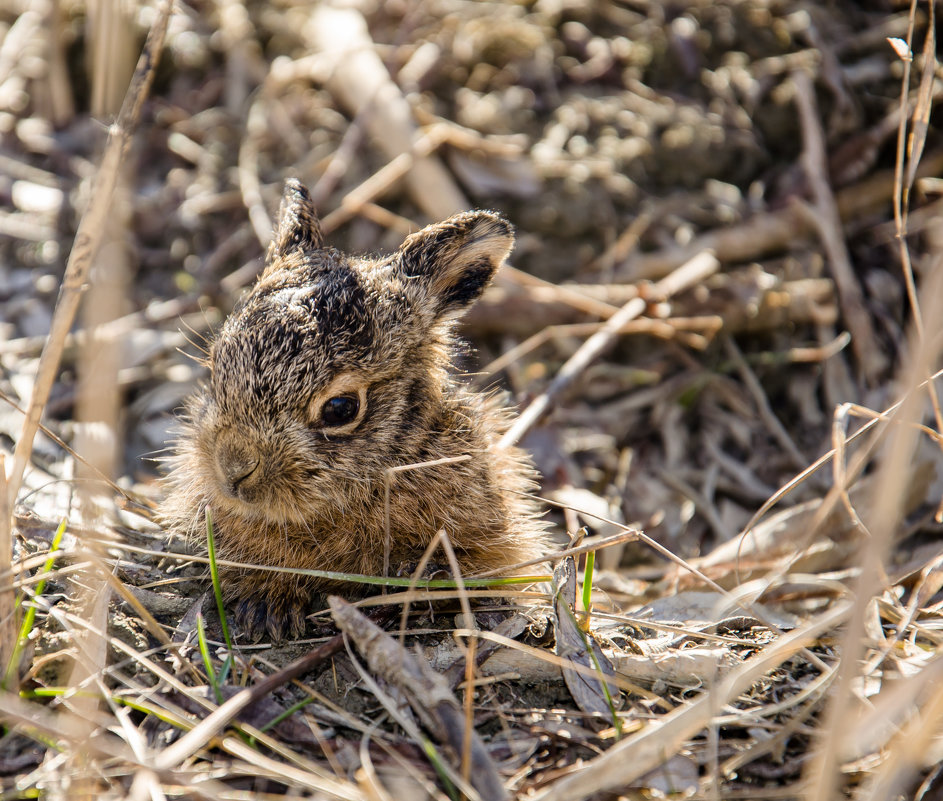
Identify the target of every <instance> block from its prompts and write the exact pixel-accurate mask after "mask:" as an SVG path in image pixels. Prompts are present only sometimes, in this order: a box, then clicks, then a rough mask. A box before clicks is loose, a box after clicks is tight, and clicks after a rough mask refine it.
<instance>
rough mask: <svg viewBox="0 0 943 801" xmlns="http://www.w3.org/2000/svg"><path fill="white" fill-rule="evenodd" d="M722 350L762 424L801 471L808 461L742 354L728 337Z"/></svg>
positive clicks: (725, 338) (794, 465)
mask: <svg viewBox="0 0 943 801" xmlns="http://www.w3.org/2000/svg"><path fill="white" fill-rule="evenodd" d="M724 348H725V350H726V351H727V355H728V356H729V357H730V358H731V359H733V362H734V364H735V365H736V366H737V371H738V372H739V373H740V377H741V378H742V379H743V383H744V384H746V387H747V389H748V390H749V391H750V394H751V395H752V396H753V400H754V402H755V403H756V409H757V411H758V412H759V413H760V417H761V418H762V419H763V422H765V423H766V427H767V428H768V429H769V431H770V433H771V434H772V435H773V437H774V438H775V439H776V441H777V442H778V443H779V445H780V447H782V449H783V450H784V451H785V452H786V455H787V456H788V457H789V459H790V461H791V462H792V464H793V467H795V468H796V469H797V470H802V468H804V467H805V466H806V464H807V463H808V460H807V459H806V458H805V457H804V456H803V455H802V453H801V452H800V451H799V448H798V447H797V445H796V443H795V441H794V440H793V438H792V437H791V436H789V432H788V431H786V427H785V426H784V425H783V424H782V422H780V420H779V418H778V417H777V416H776V413H775V412H774V411H773V409H772V407H771V406H770V405H769V398H767V397H766V392H764V391H763V387H762V385H761V384H760V382H759V380H758V379H757V377H756V374H755V373H754V372H753V370H751V369H750V365H749V364H747V360H746V359H744V358H743V354H742V353H741V352H740V348H738V347H737V343H736V342H734V341H733V339H732V338H730V337H724Z"/></svg>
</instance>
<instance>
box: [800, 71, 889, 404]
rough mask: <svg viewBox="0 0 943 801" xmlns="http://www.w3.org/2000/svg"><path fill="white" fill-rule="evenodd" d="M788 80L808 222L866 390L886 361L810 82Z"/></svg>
mask: <svg viewBox="0 0 943 801" xmlns="http://www.w3.org/2000/svg"><path fill="white" fill-rule="evenodd" d="M792 81H793V84H794V85H795V88H796V105H797V106H798V109H799V120H800V122H801V124H802V141H803V147H802V156H801V162H802V167H803V171H804V173H805V176H806V180H807V181H808V182H809V186H810V187H811V190H812V197H813V201H814V206H815V213H814V216H813V220H812V222H813V223H814V225H815V227H816V228H817V229H818V233H819V236H820V238H821V240H822V245H823V246H824V247H825V252H826V254H827V255H828V261H829V265H830V267H831V273H832V278H834V280H835V285H836V287H837V288H838V304H839V306H840V307H841V310H842V315H843V316H844V318H845V324H846V325H847V326H848V330H849V331H850V332H851V347H852V349H853V350H854V353H855V357H856V359H857V361H858V365H859V367H860V368H861V373H862V377H863V378H864V380H865V383H866V384H867V385H869V386H870V385H873V384H874V382H875V381H877V379H878V378H879V376H880V374H881V372H882V371H883V370H884V368H885V367H886V366H887V358H886V356H885V355H884V354H883V352H882V350H881V348H880V346H879V344H878V341H877V338H876V337H875V334H874V329H873V328H872V326H871V319H870V317H869V315H868V311H867V309H866V307H865V301H864V294H863V293H862V291H861V286H860V284H859V283H858V278H857V276H856V275H855V271H854V267H852V264H851V257H850V256H849V254H848V246H847V244H846V243H845V236H844V233H843V231H842V221H841V216H840V215H839V213H838V206H837V204H836V202H835V195H834V194H833V193H832V187H831V186H830V185H829V183H828V156H827V153H826V149H825V135H824V133H823V132H822V126H821V124H820V122H819V117H818V111H817V109H816V103H815V89H814V87H813V85H812V79H811V78H810V77H809V74H808V73H807V72H806V71H805V70H801V69H800V70H796V71H795V72H793V73H792Z"/></svg>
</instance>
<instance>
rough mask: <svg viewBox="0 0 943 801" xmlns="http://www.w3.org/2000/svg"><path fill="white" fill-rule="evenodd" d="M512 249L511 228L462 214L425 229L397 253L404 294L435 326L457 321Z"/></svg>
mask: <svg viewBox="0 0 943 801" xmlns="http://www.w3.org/2000/svg"><path fill="white" fill-rule="evenodd" d="M513 245H514V233H513V229H512V228H511V224H510V223H509V222H507V220H505V219H503V218H502V217H499V216H498V215H497V214H493V213H492V212H487V211H468V212H464V213H462V214H456V215H455V216H453V217H449V219H447V220H446V221H445V222H441V223H436V224H435V225H430V226H427V227H426V228H423V229H422V230H421V231H419V232H418V233H415V234H412V235H411V236H410V237H408V238H407V239H406V241H405V242H404V243H403V245H402V247H401V248H400V249H399V269H400V271H401V274H402V276H403V278H404V279H406V287H407V292H408V293H409V294H410V295H411V296H412V298H413V299H414V300H415V301H418V306H419V308H421V309H424V310H428V311H429V312H431V313H432V315H433V317H434V318H435V319H436V320H439V319H448V318H454V317H458V316H459V315H461V314H463V313H464V312H465V310H466V309H467V308H468V307H469V306H471V304H472V303H474V302H475V301H476V300H477V299H478V298H479V296H480V295H481V293H482V292H484V289H485V287H486V286H487V285H488V283H489V282H490V281H491V279H492V277H493V276H494V274H495V272H496V271H497V269H498V267H500V266H501V263H502V262H503V261H504V260H505V258H507V255H508V253H510V252H511V248H512V247H513Z"/></svg>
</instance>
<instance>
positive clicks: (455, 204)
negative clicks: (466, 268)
mask: <svg viewBox="0 0 943 801" xmlns="http://www.w3.org/2000/svg"><path fill="white" fill-rule="evenodd" d="M302 35H303V37H304V39H305V40H306V41H307V43H308V44H309V45H310V47H311V49H312V50H314V51H316V52H319V53H323V54H325V55H326V56H328V57H329V58H331V60H332V66H333V70H332V72H331V75H330V77H329V78H328V79H327V82H326V86H327V89H328V90H329V91H330V92H331V93H332V94H333V95H334V96H335V97H336V98H337V100H338V102H339V103H340V105H342V106H345V107H346V108H347V109H348V110H349V111H350V112H351V113H352V114H353V115H355V116H356V115H357V114H359V113H360V111H361V110H362V109H363V108H364V107H366V106H368V105H369V106H370V107H371V108H372V109H373V113H372V114H371V115H370V116H369V117H368V119H367V120H366V129H367V132H368V134H369V135H370V138H371V139H372V140H373V141H374V142H376V144H377V146H378V147H379V148H380V149H381V150H382V151H383V152H384V153H385V154H386V156H387V158H389V159H391V160H392V159H395V158H396V157H398V156H399V155H401V154H403V153H409V152H410V151H411V150H412V149H413V146H414V143H415V141H416V124H415V122H414V121H413V115H412V109H411V107H410V104H409V101H408V100H407V99H406V98H405V97H404V96H403V93H402V91H401V90H400V88H399V87H398V86H397V85H396V83H395V82H394V81H393V79H392V78H391V77H390V74H389V72H388V70H387V68H386V65H385V64H384V63H383V60H382V59H381V58H380V56H379V54H378V53H377V51H376V46H375V45H374V43H373V40H372V39H371V38H370V32H369V30H368V28H367V23H366V21H365V20H364V18H363V15H362V14H361V13H360V11H358V10H357V9H355V8H353V7H346V8H345V7H340V6H333V5H330V4H328V3H323V4H319V5H318V6H316V7H315V9H314V11H313V12H312V14H311V17H310V18H309V20H308V23H307V25H305V27H304V30H303V32H302ZM403 180H404V182H405V184H406V188H407V190H408V191H409V194H410V197H411V198H412V199H413V202H414V203H415V204H416V205H417V206H418V207H419V209H420V210H421V211H422V212H423V213H424V214H426V215H427V216H428V217H430V218H431V219H433V220H439V219H443V218H445V217H448V216H449V215H450V214H454V213H456V212H459V211H462V210H464V209H466V208H468V205H469V204H468V201H467V200H466V199H465V196H464V195H463V194H462V192H461V190H459V188H458V186H457V185H456V184H455V181H454V180H453V179H452V176H451V175H450V174H449V172H448V171H447V170H446V169H445V167H444V166H443V165H442V164H441V163H440V162H439V161H438V159H437V158H435V157H434V156H432V155H428V156H426V157H424V158H418V159H416V160H415V162H414V163H413V165H412V167H411V169H410V170H409V172H408V173H407V174H406V175H404V176H403Z"/></svg>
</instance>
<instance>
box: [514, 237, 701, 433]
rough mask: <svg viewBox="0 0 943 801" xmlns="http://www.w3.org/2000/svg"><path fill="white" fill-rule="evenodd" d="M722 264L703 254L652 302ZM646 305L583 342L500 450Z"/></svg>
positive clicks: (628, 309) (636, 305)
mask: <svg viewBox="0 0 943 801" xmlns="http://www.w3.org/2000/svg"><path fill="white" fill-rule="evenodd" d="M719 267H720V262H719V261H717V259H716V258H715V257H714V255H713V254H712V253H709V252H704V253H700V254H698V255H697V256H695V257H694V258H693V259H691V260H690V261H689V262H687V263H685V264H683V265H681V267H679V268H678V269H677V270H675V271H674V272H673V273H672V274H671V275H669V276H667V277H666V278H663V279H662V280H661V281H659V282H658V283H657V284H655V285H654V286H653V287H652V289H651V298H653V299H658V300H661V299H664V298H669V297H671V296H672V295H674V294H676V293H678V292H681V291H682V290H684V289H687V288H688V287H690V286H693V285H694V284H697V283H699V282H701V281H703V280H704V279H706V278H707V277H708V276H709V275H711V274H712V273H714V272H716V271H717V269H718V268H719ZM647 306H648V303H647V301H645V300H643V299H642V298H640V297H638V298H632V300H630V301H629V302H628V303H626V304H625V305H624V306H623V307H622V308H621V309H619V311H618V312H617V313H616V314H614V315H613V316H612V317H610V318H609V319H608V320H607V321H606V324H605V325H604V326H603V328H602V329H601V330H600V331H598V332H597V333H595V334H593V335H592V336H591V337H590V338H589V339H587V340H586V342H584V343H583V344H582V345H581V346H580V348H579V350H577V351H576V353H574V354H573V355H572V356H571V357H570V358H569V359H568V360H567V361H566V363H565V364H564V365H563V367H561V368H560V371H559V372H558V373H557V375H556V376H555V377H554V379H553V381H551V382H550V385H549V386H548V387H547V388H546V389H545V390H544V391H543V392H542V393H541V394H540V395H538V396H537V397H536V398H534V400H533V401H532V402H531V403H530V405H529V406H528V407H527V408H526V409H524V411H523V412H522V413H521V415H520V416H519V417H518V418H517V419H516V420H515V421H514V423H513V424H512V425H511V427H510V428H509V429H508V430H507V431H506V432H505V434H504V436H502V437H501V440H500V442H499V446H500V447H504V448H507V447H510V446H512V445H515V444H516V443H517V442H519V441H520V439H521V437H523V436H524V434H526V433H527V431H529V430H530V428H531V427H532V426H533V425H534V424H535V423H536V422H537V421H538V420H539V419H540V417H541V416H542V415H543V414H544V413H545V412H546V411H547V410H548V409H549V408H550V406H551V405H552V404H553V402H554V401H555V400H556V398H557V397H558V396H559V395H560V393H561V392H563V390H564V389H566V388H567V387H568V386H569V385H570V384H571V383H572V382H573V380H574V379H575V378H576V377H577V376H579V374H580V373H582V372H583V370H585V369H586V368H587V367H588V366H589V365H590V364H591V363H592V362H593V361H595V359H596V358H597V357H598V356H600V355H601V354H602V352H603V351H604V350H605V349H606V348H607V347H608V346H609V345H611V344H612V342H613V340H614V339H615V337H616V336H617V334H618V332H619V330H620V329H621V328H622V326H623V325H625V324H626V323H628V322H629V321H631V320H634V319H635V318H636V317H638V316H639V315H641V314H642V313H643V312H644V311H645V309H646V308H647Z"/></svg>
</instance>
